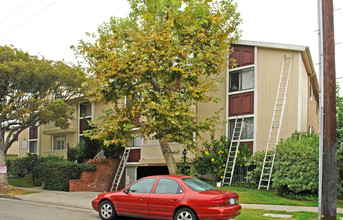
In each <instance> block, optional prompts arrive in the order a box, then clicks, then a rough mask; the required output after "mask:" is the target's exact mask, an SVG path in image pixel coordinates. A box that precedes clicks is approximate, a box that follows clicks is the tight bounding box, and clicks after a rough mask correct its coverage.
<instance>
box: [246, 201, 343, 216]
mask: <svg viewBox="0 0 343 220" xmlns="http://www.w3.org/2000/svg"><path fill="white" fill-rule="evenodd" d="M241 206H242V208H246V209H263V210H273V211H286V212H318V207H313V206H289V205H265V204H245V203H241ZM337 213H340V214H343V208H337Z"/></svg>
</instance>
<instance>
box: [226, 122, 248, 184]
mask: <svg viewBox="0 0 343 220" xmlns="http://www.w3.org/2000/svg"><path fill="white" fill-rule="evenodd" d="M243 127H244V118H238V117H236V120H235V125H234V129H233V133H232V138H231V143H230V148H229V154H228V155H227V159H226V165H225V170H224V175H223V179H222V183H221V185H222V186H223V185H224V184H229V186H230V185H231V182H232V177H233V173H234V170H235V164H236V158H237V152H238V149H239V144H240V142H241V136H242V131H243Z"/></svg>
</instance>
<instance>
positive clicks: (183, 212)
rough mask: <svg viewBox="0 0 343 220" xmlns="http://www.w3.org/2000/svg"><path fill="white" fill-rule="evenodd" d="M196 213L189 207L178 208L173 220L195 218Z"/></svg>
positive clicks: (192, 219) (190, 219) (191, 219)
mask: <svg viewBox="0 0 343 220" xmlns="http://www.w3.org/2000/svg"><path fill="white" fill-rule="evenodd" d="M197 219H198V218H197V215H196V214H195V213H194V211H193V210H191V209H189V208H182V209H179V210H178V211H177V212H176V213H175V216H174V220H197Z"/></svg>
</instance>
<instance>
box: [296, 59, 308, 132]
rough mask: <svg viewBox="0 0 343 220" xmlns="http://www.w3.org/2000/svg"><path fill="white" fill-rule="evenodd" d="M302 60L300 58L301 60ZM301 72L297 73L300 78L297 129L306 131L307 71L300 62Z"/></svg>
mask: <svg viewBox="0 0 343 220" xmlns="http://www.w3.org/2000/svg"><path fill="white" fill-rule="evenodd" d="M301 61H302V60H301ZM300 65H301V69H300V70H301V72H300V73H299V74H300V76H301V78H300V80H301V81H300V82H299V83H300V84H301V86H300V88H301V91H300V92H301V94H300V95H301V102H300V103H301V115H300V125H301V126H300V128H298V130H299V131H302V132H304V131H307V117H308V97H309V84H308V79H309V78H308V73H307V70H306V67H305V64H304V63H303V62H301V64H300Z"/></svg>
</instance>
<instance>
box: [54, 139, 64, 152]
mask: <svg viewBox="0 0 343 220" xmlns="http://www.w3.org/2000/svg"><path fill="white" fill-rule="evenodd" d="M65 146H66V145H65V138H64V137H58V138H55V142H54V146H53V150H65V149H66V147H65Z"/></svg>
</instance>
